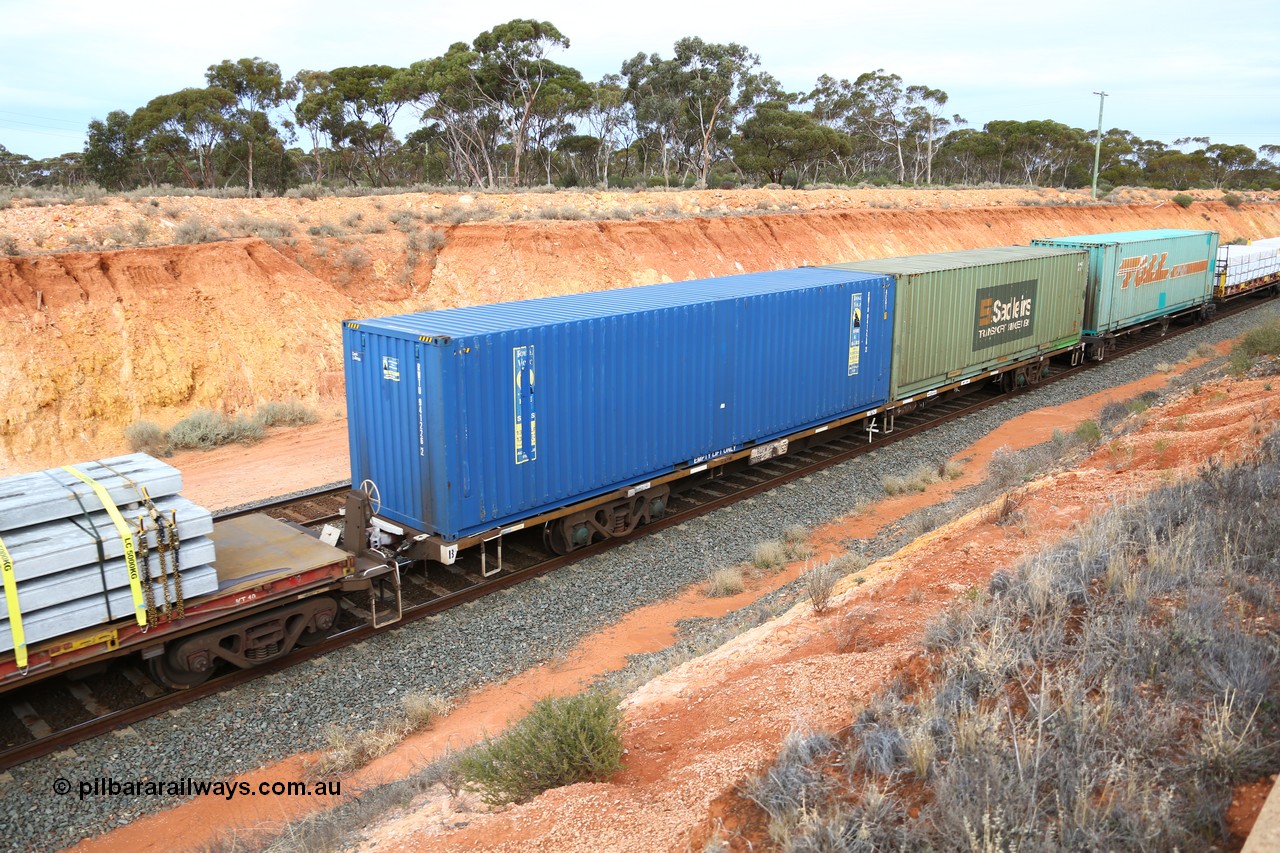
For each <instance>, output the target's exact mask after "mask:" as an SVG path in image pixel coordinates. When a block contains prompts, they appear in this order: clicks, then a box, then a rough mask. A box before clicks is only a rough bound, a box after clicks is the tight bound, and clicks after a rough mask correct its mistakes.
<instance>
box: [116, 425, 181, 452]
mask: <svg viewBox="0 0 1280 853" xmlns="http://www.w3.org/2000/svg"><path fill="white" fill-rule="evenodd" d="M124 440H125V441H127V442H128V443H129V449H130V450H132V451H134V452H135V453H150V454H151V455H152V456H171V455H172V454H173V448H172V447H170V445H169V438H168V436H166V435H165V434H164V430H162V429H160V427H158V426H156V425H155V424H153V423H152V422H151V421H134V422H133V423H131V424H129V425H128V426H127V427H125V428H124Z"/></svg>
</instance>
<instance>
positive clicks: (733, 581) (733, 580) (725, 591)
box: [707, 567, 746, 598]
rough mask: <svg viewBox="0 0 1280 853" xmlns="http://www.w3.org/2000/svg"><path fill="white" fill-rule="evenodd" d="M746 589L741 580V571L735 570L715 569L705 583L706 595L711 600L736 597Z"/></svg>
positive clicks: (731, 568)
mask: <svg viewBox="0 0 1280 853" xmlns="http://www.w3.org/2000/svg"><path fill="white" fill-rule="evenodd" d="M745 588H746V585H745V584H744V583H743V580H742V570H741V569H737V568H733V567H730V568H726V569H716V570H715V571H714V572H712V574H711V580H710V581H709V582H708V583H707V595H709V596H711V597H712V598H724V597H725V596H729V595H737V594H738V593H740V592H742V590H743V589H745Z"/></svg>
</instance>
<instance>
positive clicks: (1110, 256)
mask: <svg viewBox="0 0 1280 853" xmlns="http://www.w3.org/2000/svg"><path fill="white" fill-rule="evenodd" d="M1031 244H1032V245H1033V246H1052V247H1056V248H1067V249H1084V250H1085V251H1087V252H1088V253H1089V291H1088V297H1087V298H1086V300H1085V312H1084V334H1085V336H1086V337H1088V338H1092V337H1103V336H1107V335H1110V334H1112V333H1114V332H1116V331H1117V330H1122V329H1124V328H1125V327H1127V326H1135V325H1138V324H1140V323H1143V322H1146V321H1148V320H1153V319H1157V318H1160V317H1164V316H1167V315H1170V314H1178V313H1181V312H1183V311H1189V310H1193V309H1197V308H1199V307H1200V306H1202V305H1204V304H1206V303H1207V302H1208V301H1209V299H1210V297H1211V296H1212V293H1213V271H1214V262H1215V261H1216V260H1217V257H1218V234H1217V232H1216V231H1184V230H1180V229H1176V228H1158V229H1153V230H1149V231H1119V232H1115V233H1111V234H1082V235H1079V236H1076V237H1052V238H1046V239H1040V240H1032V241H1031Z"/></svg>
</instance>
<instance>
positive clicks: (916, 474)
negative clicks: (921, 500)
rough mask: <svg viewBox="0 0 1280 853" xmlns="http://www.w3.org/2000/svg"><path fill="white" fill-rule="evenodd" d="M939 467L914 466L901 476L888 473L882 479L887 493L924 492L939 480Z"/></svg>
mask: <svg viewBox="0 0 1280 853" xmlns="http://www.w3.org/2000/svg"><path fill="white" fill-rule="evenodd" d="M938 479H939V474H938V469H937V468H936V467H934V466H931V465H921V466H919V467H917V468H913V469H912V470H911V471H909V472H907V473H906V474H905V475H903V476H901V477H897V476H892V475H886V476H884V477H882V478H881V479H880V485H881V486H883V487H884V491H885V494H889V495H900V494H910V493H912V492H923V491H925V490H926V489H928V488H929V487H930V486H932V485H933V484H934V483H936V482H938Z"/></svg>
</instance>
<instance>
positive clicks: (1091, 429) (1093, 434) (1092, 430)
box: [1076, 421, 1102, 444]
mask: <svg viewBox="0 0 1280 853" xmlns="http://www.w3.org/2000/svg"><path fill="white" fill-rule="evenodd" d="M1076 438H1078V439H1080V440H1081V441H1083V442H1085V443H1086V444H1088V443H1091V442H1094V441H1097V440H1098V439H1100V438H1102V427H1100V426H1098V424H1097V422H1096V421H1081V422H1080V423H1078V424H1076Z"/></svg>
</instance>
